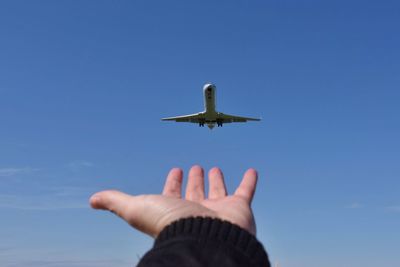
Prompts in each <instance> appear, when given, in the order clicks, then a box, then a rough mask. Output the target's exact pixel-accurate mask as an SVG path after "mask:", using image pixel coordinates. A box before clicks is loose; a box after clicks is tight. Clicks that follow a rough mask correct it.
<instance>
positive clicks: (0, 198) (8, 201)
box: [0, 187, 96, 211]
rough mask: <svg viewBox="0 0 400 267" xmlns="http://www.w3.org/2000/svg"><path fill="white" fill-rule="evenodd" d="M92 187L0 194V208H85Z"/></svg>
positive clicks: (87, 205) (43, 209) (38, 209)
mask: <svg viewBox="0 0 400 267" xmlns="http://www.w3.org/2000/svg"><path fill="white" fill-rule="evenodd" d="M95 191H96V190H93V189H88V188H86V189H82V188H76V187H57V188H51V189H48V190H46V192H45V193H41V194H37V195H25V194H18V195H16V194H0V209H1V208H3V209H20V210H37V211H40V210H42V211H46V210H48V211H50V210H60V209H87V208H89V204H88V199H89V197H90V196H91V194H92V193H93V192H95Z"/></svg>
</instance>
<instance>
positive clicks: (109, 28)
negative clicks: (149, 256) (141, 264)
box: [0, 0, 400, 267]
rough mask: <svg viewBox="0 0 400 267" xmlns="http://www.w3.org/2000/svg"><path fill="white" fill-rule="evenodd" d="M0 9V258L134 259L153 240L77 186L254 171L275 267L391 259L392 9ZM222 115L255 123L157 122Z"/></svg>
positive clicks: (172, 4)
mask: <svg viewBox="0 0 400 267" xmlns="http://www.w3.org/2000/svg"><path fill="white" fill-rule="evenodd" d="M216 2H217V1H196V2H195V1H79V3H78V2H77V1H75V2H74V1H2V2H1V3H0V211H1V212H0V213H1V215H0V226H1V227H0V265H1V266H5V267H19V266H28V267H36V266H54V267H64V266H69V267H70V266H73V267H92V266H97V267H98V266H100V267H101V266H121V267H125V266H132V265H133V264H134V263H136V262H137V259H138V257H139V256H140V255H143V253H144V252H145V251H146V250H147V249H149V248H150V246H151V244H152V240H151V239H150V238H148V237H146V236H144V235H142V234H140V233H138V232H137V231H135V230H133V229H131V228H130V227H129V226H128V225H126V224H125V223H124V222H122V221H121V220H119V219H118V218H116V217H114V216H113V215H112V214H110V213H107V212H98V211H93V210H91V209H90V208H89V206H88V204H87V200H88V198H89V196H90V195H91V194H92V193H93V192H96V191H98V190H102V189H108V188H116V189H120V190H123V191H125V192H128V193H131V194H142V193H158V192H160V191H161V189H162V185H163V183H164V179H165V176H166V174H167V172H168V171H169V169H170V168H172V167H176V166H177V167H182V168H183V169H184V170H185V173H187V171H188V169H189V167H190V166H191V165H193V164H201V165H202V166H203V167H204V168H205V169H206V170H209V169H210V168H211V167H213V166H219V167H221V168H222V170H223V171H224V173H225V177H226V182H227V187H228V190H229V191H230V192H232V191H233V190H234V189H235V187H236V186H237V185H238V183H239V181H240V179H241V176H242V174H243V173H244V171H245V170H246V169H247V168H249V167H254V168H256V169H257V170H258V171H259V174H260V181H259V186H258V189H257V194H256V197H255V199H254V212H255V215H256V221H257V226H258V238H259V239H260V240H261V241H262V242H263V243H264V245H265V247H266V248H267V251H268V253H269V254H270V257H271V260H272V262H279V263H280V266H281V267H321V266H324V267H338V266H343V267H345V266H351V267H356V266H363V267H370V266H371V267H372V266H377V265H384V266H400V256H399V255H398V248H399V247H400V231H399V226H400V197H399V192H400V179H399V178H400V164H399V162H400V141H399V136H400V120H399V115H400V106H399V100H400V90H399V88H400V86H399V85H400V73H399V70H400V63H399V62H400V52H399V47H400V35H399V34H398V31H399V28H400V17H399V16H398V14H399V11H400V5H399V4H398V3H397V2H396V1H311V0H305V1H268V2H267V1H235V2H234V3H233V1H218V3H216ZM206 82H213V83H215V84H216V86H217V101H218V102H217V108H219V109H220V110H222V111H224V112H226V113H233V114H238V115H244V116H256V117H257V116H260V117H262V118H263V120H262V122H261V123H248V124H237V125H226V126H224V127H223V128H218V129H214V130H212V131H210V130H209V129H208V128H199V127H198V126H197V125H191V124H176V123H169V122H161V121H160V118H161V117H165V116H174V115H181V114H187V113H193V112H197V111H200V110H202V108H203V103H202V86H203V84H204V83H206Z"/></svg>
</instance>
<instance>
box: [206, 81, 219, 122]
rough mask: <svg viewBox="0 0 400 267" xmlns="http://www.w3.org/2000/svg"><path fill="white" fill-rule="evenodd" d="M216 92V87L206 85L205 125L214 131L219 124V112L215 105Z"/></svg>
mask: <svg viewBox="0 0 400 267" xmlns="http://www.w3.org/2000/svg"><path fill="white" fill-rule="evenodd" d="M215 91H216V87H215V85H213V84H206V85H204V88H203V94H204V112H203V115H204V123H206V124H207V126H208V128H210V129H212V128H214V126H215V123H217V117H218V112H217V110H216V105H215Z"/></svg>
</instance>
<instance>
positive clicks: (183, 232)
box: [138, 217, 270, 267]
mask: <svg viewBox="0 0 400 267" xmlns="http://www.w3.org/2000/svg"><path fill="white" fill-rule="evenodd" d="M150 266H151V267H161V266H163V267H165V266H168V267H169V266H188V267H189V266H190V267H200V266H201V267H203V266H210V267H225V266H227V267H238V266H246V267H253V266H254V267H256V266H257V267H258V266H263V267H270V263H269V260H268V256H267V253H266V252H265V250H264V248H263V246H262V244H261V243H260V242H259V241H257V239H256V238H255V236H253V235H252V234H250V233H249V232H247V231H246V230H244V229H242V228H240V227H239V226H236V225H234V224H231V223H229V222H226V221H222V220H219V219H212V218H202V217H196V218H187V219H180V220H178V221H175V222H173V223H171V224H170V225H168V226H167V227H165V228H164V229H163V230H162V231H161V233H160V234H159V236H158V237H157V239H156V240H155V243H154V246H153V248H152V249H151V250H150V251H149V252H147V253H146V254H145V255H144V256H143V258H142V259H141V260H140V262H139V264H138V267H150Z"/></svg>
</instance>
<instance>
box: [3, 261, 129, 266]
mask: <svg viewBox="0 0 400 267" xmlns="http://www.w3.org/2000/svg"><path fill="white" fill-rule="evenodd" d="M3 264H4V267H39V266H40V267H43V266H46V267H47V266H48V267H110V266H120V267H128V266H132V263H131V262H125V261H120V260H31V261H23V260H21V261H20V260H15V261H12V262H6V263H3ZM2 266H3V265H2Z"/></svg>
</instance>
